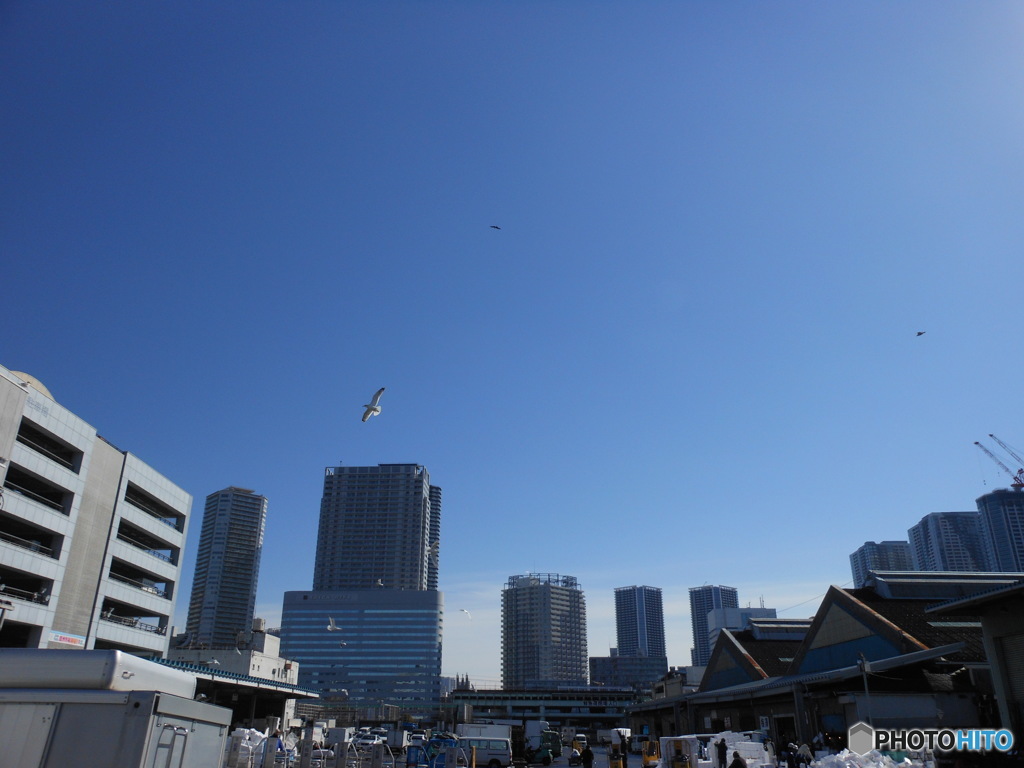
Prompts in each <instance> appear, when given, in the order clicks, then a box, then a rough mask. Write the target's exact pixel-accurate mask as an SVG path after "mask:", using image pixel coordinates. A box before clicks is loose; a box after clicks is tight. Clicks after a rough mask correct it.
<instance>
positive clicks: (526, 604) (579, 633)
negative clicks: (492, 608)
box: [501, 573, 587, 690]
mask: <svg viewBox="0 0 1024 768" xmlns="http://www.w3.org/2000/svg"><path fill="white" fill-rule="evenodd" d="M501 680H502V687H504V688H505V689H509V690H515V689H524V688H548V687H556V686H558V685H586V683H587V605H586V600H585V599H584V597H583V591H582V590H581V589H580V586H579V584H578V583H577V581H576V578H575V577H574V576H560V575H559V574H557V573H528V574H526V575H523V576H510V577H509V579H508V582H507V583H506V585H505V588H504V589H503V590H502V592H501Z"/></svg>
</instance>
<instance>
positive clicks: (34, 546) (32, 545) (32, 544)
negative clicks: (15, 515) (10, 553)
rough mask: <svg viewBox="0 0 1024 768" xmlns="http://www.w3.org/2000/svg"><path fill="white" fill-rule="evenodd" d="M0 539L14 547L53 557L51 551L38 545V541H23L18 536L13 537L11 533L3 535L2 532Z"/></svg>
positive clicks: (0, 532)
mask: <svg viewBox="0 0 1024 768" xmlns="http://www.w3.org/2000/svg"><path fill="white" fill-rule="evenodd" d="M0 539H3V540H4V541H6V542H8V543H9V544H13V545H14V546H16V547H22V548H23V549H30V550H32V551H33V552H37V553H39V554H41V555H46V556H47V557H53V550H52V549H50V548H49V547H47V546H44V545H42V544H40V543H39V542H38V541H30V540H28V539H23V538H21V537H20V536H15V535H14V534H11V533H5V532H4V531H0Z"/></svg>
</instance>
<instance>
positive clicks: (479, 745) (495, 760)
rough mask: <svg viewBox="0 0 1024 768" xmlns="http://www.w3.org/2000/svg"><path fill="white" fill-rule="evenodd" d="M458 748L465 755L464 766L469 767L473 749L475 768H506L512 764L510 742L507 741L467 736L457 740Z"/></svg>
mask: <svg viewBox="0 0 1024 768" xmlns="http://www.w3.org/2000/svg"><path fill="white" fill-rule="evenodd" d="M459 747H460V748H461V749H462V750H464V751H465V753H466V765H471V761H472V760H473V748H474V747H476V766H477V768H484V767H485V766H486V768H508V766H509V765H511V764H512V742H511V741H510V740H508V739H485V738H484V737H483V736H468V737H466V738H464V739H461V738H460V739H459Z"/></svg>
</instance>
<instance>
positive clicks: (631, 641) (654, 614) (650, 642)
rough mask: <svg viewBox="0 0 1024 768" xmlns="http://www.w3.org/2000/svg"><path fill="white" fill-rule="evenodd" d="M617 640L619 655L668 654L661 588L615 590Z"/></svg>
mask: <svg viewBox="0 0 1024 768" xmlns="http://www.w3.org/2000/svg"><path fill="white" fill-rule="evenodd" d="M615 639H616V641H617V642H618V650H619V656H664V655H665V614H664V611H663V609H662V601H661V589H660V588H658V587H618V588H617V589H616V590H615Z"/></svg>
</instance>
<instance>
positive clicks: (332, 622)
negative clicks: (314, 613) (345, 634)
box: [327, 616, 341, 632]
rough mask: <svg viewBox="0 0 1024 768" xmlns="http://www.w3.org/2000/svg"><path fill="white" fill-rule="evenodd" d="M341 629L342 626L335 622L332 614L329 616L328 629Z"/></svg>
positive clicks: (334, 630)
mask: <svg viewBox="0 0 1024 768" xmlns="http://www.w3.org/2000/svg"><path fill="white" fill-rule="evenodd" d="M339 629H341V627H339V626H338V625H337V624H335V623H334V619H332V618H331V617H330V616H328V617H327V631H328V632H337V631H338V630H339Z"/></svg>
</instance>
